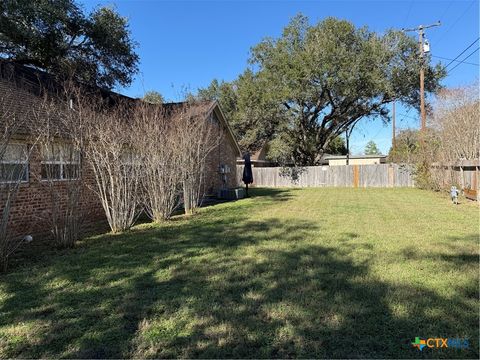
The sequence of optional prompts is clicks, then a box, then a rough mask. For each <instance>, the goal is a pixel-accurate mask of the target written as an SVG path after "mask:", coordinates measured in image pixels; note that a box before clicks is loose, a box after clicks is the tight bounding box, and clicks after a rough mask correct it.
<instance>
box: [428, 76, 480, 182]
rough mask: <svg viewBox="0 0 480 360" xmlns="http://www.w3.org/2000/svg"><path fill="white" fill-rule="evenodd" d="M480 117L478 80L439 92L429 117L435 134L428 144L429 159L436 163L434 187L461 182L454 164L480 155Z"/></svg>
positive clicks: (477, 157) (434, 167)
mask: <svg viewBox="0 0 480 360" xmlns="http://www.w3.org/2000/svg"><path fill="white" fill-rule="evenodd" d="M479 119H480V99H479V89H478V83H476V84H472V85H470V86H465V87H460V88H453V89H445V90H443V91H442V92H441V93H440V94H439V96H438V97H437V100H436V102H435V105H434V108H433V114H432V116H431V117H430V119H429V127H430V128H431V129H432V134H434V136H433V137H431V138H430V139H429V141H428V143H427V146H426V150H427V151H428V158H429V159H430V163H433V167H432V169H431V181H432V187H433V188H435V189H441V188H443V187H449V186H450V185H460V183H459V177H458V176H459V173H458V172H457V171H454V168H453V166H454V165H455V164H456V165H458V164H459V162H460V161H462V160H478V159H479V158H480V123H479V121H480V120H479Z"/></svg>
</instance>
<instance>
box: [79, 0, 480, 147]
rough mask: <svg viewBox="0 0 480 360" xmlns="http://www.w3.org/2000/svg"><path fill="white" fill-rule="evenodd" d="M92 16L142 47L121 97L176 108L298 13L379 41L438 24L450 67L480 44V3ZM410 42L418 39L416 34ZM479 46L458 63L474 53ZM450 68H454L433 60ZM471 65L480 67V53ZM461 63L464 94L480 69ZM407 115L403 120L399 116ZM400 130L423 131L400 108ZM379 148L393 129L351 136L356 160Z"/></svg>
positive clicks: (164, 6) (439, 48)
mask: <svg viewBox="0 0 480 360" xmlns="http://www.w3.org/2000/svg"><path fill="white" fill-rule="evenodd" d="M81 3H82V4H84V7H85V9H86V10H87V11H88V10H90V9H92V8H93V7H95V6H97V5H114V6H116V8H117V11H118V12H119V13H120V14H122V15H124V16H126V17H128V19H129V22H130V28H131V32H132V36H133V38H134V39H135V41H136V42H138V49H137V52H138V54H139V55H140V59H141V62H140V73H139V74H138V75H137V77H136V79H135V81H134V82H133V83H132V85H131V86H130V87H128V88H122V89H117V90H118V91H119V92H121V93H124V94H126V95H130V96H133V97H140V96H142V94H143V93H144V92H145V91H148V90H156V91H159V92H160V93H162V94H163V95H164V97H165V98H166V99H167V100H172V101H175V100H179V99H180V98H181V97H182V94H184V93H185V91H186V90H189V91H195V90H196V89H197V88H198V87H205V86H207V85H208V84H209V83H210V81H211V80H212V79H214V78H218V79H224V80H227V81H228V80H233V79H235V78H236V77H237V76H238V74H240V73H241V72H243V70H244V69H245V67H246V66H247V59H248V56H249V49H250V47H251V46H253V45H255V44H257V43H258V42H259V41H260V40H261V39H262V38H264V37H266V36H273V37H276V36H278V35H279V34H280V33H281V31H282V29H283V27H284V26H285V25H286V24H287V23H288V21H289V19H290V18H291V17H292V16H294V15H295V14H297V13H299V12H301V13H303V14H305V15H307V16H308V17H309V18H310V21H311V22H312V23H315V22H317V21H320V20H322V19H323V18H325V17H327V16H336V17H339V18H342V19H347V20H349V21H352V22H353V23H354V24H356V25H357V26H363V25H367V26H368V27H369V28H370V29H371V30H374V31H377V32H379V33H382V32H384V31H385V30H386V29H388V28H397V29H401V28H404V27H406V28H409V27H415V26H418V25H419V24H430V23H434V22H436V21H437V20H440V21H441V22H442V25H441V26H440V27H436V28H433V29H429V30H427V34H426V37H427V38H428V40H429V41H430V44H431V52H432V55H434V56H438V57H443V58H448V59H453V58H455V57H456V56H457V55H458V54H460V53H461V52H462V51H463V50H464V49H465V48H466V47H467V46H468V45H470V44H471V43H472V42H473V41H475V40H476V39H477V38H478V37H479V0H464V1H463V0H453V1H452V0H445V1H442V0H437V1H414V0H405V1H388V0H384V1H360V0H357V1H343V0H339V1H226V0H225V1H160V0H157V1H155V0H116V1H101V0H97V1H96V0H93V1H90V0H84V1H81ZM412 35H413V36H416V34H414V33H412ZM478 46H479V41H477V42H476V43H475V44H474V45H473V46H472V47H471V48H470V49H469V50H468V51H466V52H465V53H464V54H463V55H462V56H461V57H460V58H459V59H458V60H462V59H463V58H464V57H465V56H467V55H469V54H470V53H471V52H472V51H475V49H478ZM434 61H442V62H443V63H444V64H447V63H448V62H449V60H441V59H439V58H434ZM465 61H467V62H471V63H474V64H478V63H479V51H477V52H476V53H474V54H473V55H472V56H471V57H469V58H468V60H465ZM455 64H456V63H454V64H452V65H451V66H449V69H452V71H451V73H449V75H448V77H447V78H446V79H445V80H444V85H445V86H459V85H463V84H468V83H471V82H473V81H475V80H476V79H478V72H479V67H478V66H476V65H469V64H460V65H459V66H458V67H456V68H455V69H453V67H454V65H455ZM402 114H406V115H402ZM397 119H398V121H397V123H398V127H399V128H406V127H415V126H418V114H417V112H416V111H415V110H410V111H409V110H408V109H405V108H403V107H402V106H401V105H399V106H397ZM369 140H374V141H375V142H376V143H377V145H379V148H380V149H381V150H382V152H384V153H386V152H388V149H389V148H390V145H391V125H387V126H383V125H382V124H381V122H380V121H379V120H377V121H372V120H369V119H365V120H364V121H362V122H361V123H360V124H359V126H358V127H357V128H356V129H355V131H354V133H353V135H352V141H351V143H352V146H351V150H352V153H361V152H363V149H364V147H365V144H366V143H367V142H368V141H369Z"/></svg>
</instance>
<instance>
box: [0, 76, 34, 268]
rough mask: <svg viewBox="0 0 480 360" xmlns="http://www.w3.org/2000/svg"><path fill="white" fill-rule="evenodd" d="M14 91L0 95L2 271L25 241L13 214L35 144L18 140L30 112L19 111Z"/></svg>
mask: <svg viewBox="0 0 480 360" xmlns="http://www.w3.org/2000/svg"><path fill="white" fill-rule="evenodd" d="M6 80H7V81H8V79H6ZM0 81H2V79H0ZM11 86H12V87H13V84H11ZM14 95H15V91H14V90H13V88H12V91H9V92H2V94H1V95H0V208H1V210H0V272H4V271H6V270H7V267H8V260H9V257H10V256H11V255H12V254H13V253H14V252H15V250H17V249H18V247H20V246H21V245H22V244H23V243H24V238H23V237H21V236H16V235H15V234H12V233H11V231H10V220H11V219H10V215H11V211H12V207H13V205H14V202H15V199H16V197H17V194H18V192H19V191H20V186H21V183H22V182H23V181H26V180H27V179H28V162H29V159H30V155H31V146H29V145H28V144H27V143H26V142H25V141H15V140H16V138H15V137H16V136H18V135H19V134H20V133H22V132H24V127H25V125H26V119H27V118H28V116H25V115H26V114H18V113H17V112H16V111H15V103H16V101H17V99H16V98H15V96H14ZM34 142H35V141H34V140H32V143H34Z"/></svg>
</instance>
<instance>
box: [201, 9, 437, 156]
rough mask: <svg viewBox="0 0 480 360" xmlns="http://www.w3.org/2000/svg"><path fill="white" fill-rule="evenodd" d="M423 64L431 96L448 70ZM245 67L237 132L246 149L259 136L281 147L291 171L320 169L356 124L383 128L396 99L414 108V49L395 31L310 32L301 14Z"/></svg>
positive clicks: (336, 27) (328, 25)
mask: <svg viewBox="0 0 480 360" xmlns="http://www.w3.org/2000/svg"><path fill="white" fill-rule="evenodd" d="M423 59H424V60H423V62H424V64H423V66H424V68H425V90H426V92H427V93H435V92H436V91H438V90H439V89H440V79H441V78H442V77H444V76H445V71H444V69H443V67H441V66H436V67H432V66H431V65H430V59H429V57H428V55H425V57H424V58H423ZM250 64H251V66H252V69H253V70H247V71H246V72H245V73H244V74H243V75H242V76H240V77H239V79H237V80H236V81H234V82H233V83H232V84H231V89H230V90H229V91H230V93H231V92H232V91H233V95H229V99H233V100H231V101H230V102H231V103H233V106H230V108H229V110H228V111H230V112H232V114H233V116H232V117H233V119H232V122H233V124H234V128H240V130H241V129H242V128H247V129H248V131H247V132H245V134H244V133H242V131H238V130H237V134H238V135H239V137H240V138H241V140H240V142H241V143H242V142H243V143H245V144H246V145H247V146H246V148H252V147H255V146H256V145H257V144H259V143H262V141H261V139H259V138H261V137H262V136H265V137H270V138H269V140H272V139H273V141H275V142H276V143H278V144H281V145H282V146H283V149H282V151H281V153H283V157H284V161H285V162H286V163H290V164H291V163H294V164H297V165H314V164H317V163H318V161H319V160H320V156H321V154H322V153H323V152H324V151H325V149H326V147H327V146H328V144H329V143H330V142H331V141H332V139H335V138H336V137H338V136H339V135H340V134H342V133H344V132H345V131H346V130H347V129H348V128H349V127H351V126H353V125H354V124H356V123H357V122H358V121H359V120H360V119H363V118H367V117H380V118H382V119H383V120H384V121H388V120H389V117H388V115H389V113H388V107H387V105H388V104H389V103H391V102H392V101H393V99H396V100H397V101H401V102H403V103H405V104H407V105H410V106H414V107H418V104H419V96H420V93H419V75H418V74H419V70H420V66H421V59H420V56H419V48H418V43H417V42H416V40H415V39H414V38H412V37H409V36H407V35H406V34H404V33H403V32H399V31H394V30H389V31H387V32H386V33H385V34H383V35H379V34H377V33H375V32H372V31H370V30H368V28H366V27H362V28H356V27H355V26H354V25H353V24H352V23H350V22H348V21H345V20H339V19H335V18H327V19H325V20H323V21H321V22H319V23H318V24H316V25H313V26H312V25H310V24H309V22H308V19H307V18H306V17H305V16H302V15H298V16H296V17H294V18H293V19H292V20H291V22H290V23H289V24H288V26H287V27H286V28H285V29H284V30H283V33H282V35H281V36H280V37H279V38H277V39H273V38H266V39H264V40H263V41H262V42H260V43H259V44H258V45H256V46H255V47H253V48H252V51H251V58H250ZM245 79H248V81H245ZM223 88H227V87H226V85H225V84H223ZM219 89H220V90H221V89H222V87H220V88H219ZM221 93H222V92H221ZM200 95H202V93H200ZM221 95H222V96H223V97H224V94H223V93H222V94H221ZM222 96H220V97H222ZM242 101H243V103H242ZM221 102H222V101H221ZM225 103H226V104H227V106H229V103H228V102H226V101H225ZM238 124H240V126H238ZM251 126H258V127H259V129H256V130H254V129H252V128H250V127H251ZM252 133H253V134H254V136H253V137H252V138H248V137H247V138H246V141H244V137H245V135H248V134H252Z"/></svg>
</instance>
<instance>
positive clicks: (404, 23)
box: [403, 0, 413, 27]
mask: <svg viewBox="0 0 480 360" xmlns="http://www.w3.org/2000/svg"><path fill="white" fill-rule="evenodd" d="M412 6H413V0H410V4H409V6H408V11H407V16H405V20H404V22H403V27H405V25H407V21H408V18H409V17H410V12H411V11H412Z"/></svg>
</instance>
